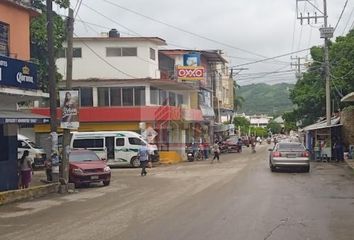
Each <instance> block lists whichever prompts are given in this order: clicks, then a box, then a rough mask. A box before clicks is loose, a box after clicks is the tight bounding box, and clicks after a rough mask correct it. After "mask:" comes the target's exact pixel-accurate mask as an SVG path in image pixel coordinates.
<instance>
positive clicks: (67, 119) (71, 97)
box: [59, 90, 79, 129]
mask: <svg viewBox="0 0 354 240" xmlns="http://www.w3.org/2000/svg"><path fill="white" fill-rule="evenodd" d="M59 99H60V107H61V108H62V117H61V121H60V127H61V128H64V129H78V128H79V114H78V102H79V92H78V91H67V90H64V91H59Z"/></svg>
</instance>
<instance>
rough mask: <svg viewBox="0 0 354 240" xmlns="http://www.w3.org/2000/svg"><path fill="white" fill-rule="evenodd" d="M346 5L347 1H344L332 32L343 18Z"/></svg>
mask: <svg viewBox="0 0 354 240" xmlns="http://www.w3.org/2000/svg"><path fill="white" fill-rule="evenodd" d="M347 5H348V0H346V1H345V3H344V7H343V10H342V12H341V13H340V15H339V18H338V21H337V23H336V26H335V27H334V32H335V31H336V29H337V27H338V24H339V22H340V20H341V19H342V17H343V13H344V11H345V9H346V7H347Z"/></svg>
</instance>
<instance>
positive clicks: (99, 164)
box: [69, 150, 111, 186]
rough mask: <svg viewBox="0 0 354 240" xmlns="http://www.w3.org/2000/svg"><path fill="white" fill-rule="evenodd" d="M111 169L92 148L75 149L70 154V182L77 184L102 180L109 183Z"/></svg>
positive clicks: (104, 183) (105, 183)
mask: <svg viewBox="0 0 354 240" xmlns="http://www.w3.org/2000/svg"><path fill="white" fill-rule="evenodd" d="M110 181H111V169H110V168H109V166H107V164H106V162H105V161H103V160H101V159H100V158H99V157H98V156H97V154H96V153H95V152H93V151H90V150H73V151H71V152H70V155H69V182H71V183H74V184H75V186H80V185H81V184H89V183H94V182H102V183H103V185H105V186H107V185H109V183H110Z"/></svg>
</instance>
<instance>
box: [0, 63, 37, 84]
mask: <svg viewBox="0 0 354 240" xmlns="http://www.w3.org/2000/svg"><path fill="white" fill-rule="evenodd" d="M0 85H2V86H11V87H18V88H23V89H38V84H37V67H36V65H35V64H33V63H30V62H25V61H21V60H17V59H13V58H8V57H5V56H0Z"/></svg>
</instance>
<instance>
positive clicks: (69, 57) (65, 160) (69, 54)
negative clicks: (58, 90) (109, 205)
mask: <svg viewBox="0 0 354 240" xmlns="http://www.w3.org/2000/svg"><path fill="white" fill-rule="evenodd" d="M67 32H68V35H67V43H68V46H67V50H66V90H71V87H72V86H71V85H72V84H71V83H72V74H73V37H74V11H73V10H72V9H71V8H69V16H68V19H67ZM63 131H64V134H63V157H62V173H61V177H62V179H63V181H64V183H65V185H67V184H68V182H69V151H70V147H69V145H70V129H64V130H63Z"/></svg>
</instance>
